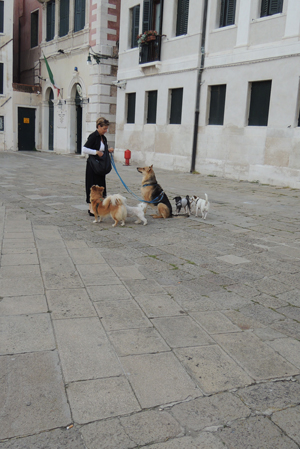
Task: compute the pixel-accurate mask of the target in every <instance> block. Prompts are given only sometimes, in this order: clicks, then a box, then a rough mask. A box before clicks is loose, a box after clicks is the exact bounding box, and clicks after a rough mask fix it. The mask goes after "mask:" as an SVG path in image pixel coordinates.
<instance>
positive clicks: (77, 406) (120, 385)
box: [67, 377, 140, 424]
mask: <svg viewBox="0 0 300 449" xmlns="http://www.w3.org/2000/svg"><path fill="white" fill-rule="evenodd" d="M67 394H68V398H69V402H70V405H71V408H72V412H73V418H74V421H75V422H76V423H78V424H85V423H89V422H92V421H97V420H100V419H104V418H111V417H113V416H119V415H126V414H130V413H132V412H135V411H139V410H140V406H139V404H138V402H137V400H136V398H135V397H134V395H133V394H132V391H131V388H130V385H129V383H128V381H127V380H126V379H125V378H124V377H111V378H106V379H95V380H88V381H84V382H73V383H71V384H69V386H68V388H67Z"/></svg>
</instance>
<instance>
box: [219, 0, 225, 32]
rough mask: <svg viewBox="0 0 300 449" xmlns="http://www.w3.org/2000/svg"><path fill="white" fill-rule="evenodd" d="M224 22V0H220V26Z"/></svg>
mask: <svg viewBox="0 0 300 449" xmlns="http://www.w3.org/2000/svg"><path fill="white" fill-rule="evenodd" d="M224 22H225V0H221V7H220V28H221V27H223V26H224Z"/></svg>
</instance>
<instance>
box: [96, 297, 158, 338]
mask: <svg viewBox="0 0 300 449" xmlns="http://www.w3.org/2000/svg"><path fill="white" fill-rule="evenodd" d="M95 308H96V311H97V313H98V315H99V318H100V319H101V320H102V324H103V326H104V328H105V329H106V330H107V331H112V330H121V329H137V328H143V327H152V324H151V322H150V321H149V320H148V318H147V317H146V316H145V315H144V314H143V312H142V311H141V309H140V308H139V307H138V305H137V304H136V302H135V301H133V300H132V299H131V300H127V299H124V300H122V301H117V300H109V301H97V302H95Z"/></svg>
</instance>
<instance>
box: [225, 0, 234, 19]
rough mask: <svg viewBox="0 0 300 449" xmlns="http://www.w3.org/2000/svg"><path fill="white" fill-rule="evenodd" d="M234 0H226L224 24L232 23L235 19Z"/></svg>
mask: <svg viewBox="0 0 300 449" xmlns="http://www.w3.org/2000/svg"><path fill="white" fill-rule="evenodd" d="M235 1H236V0H228V3H227V20H226V25H234V21H235Z"/></svg>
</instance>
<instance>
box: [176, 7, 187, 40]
mask: <svg viewBox="0 0 300 449" xmlns="http://www.w3.org/2000/svg"><path fill="white" fill-rule="evenodd" d="M188 19H189V0H178V7H177V24H176V36H181V35H182V34H186V33H187V29H188Z"/></svg>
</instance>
